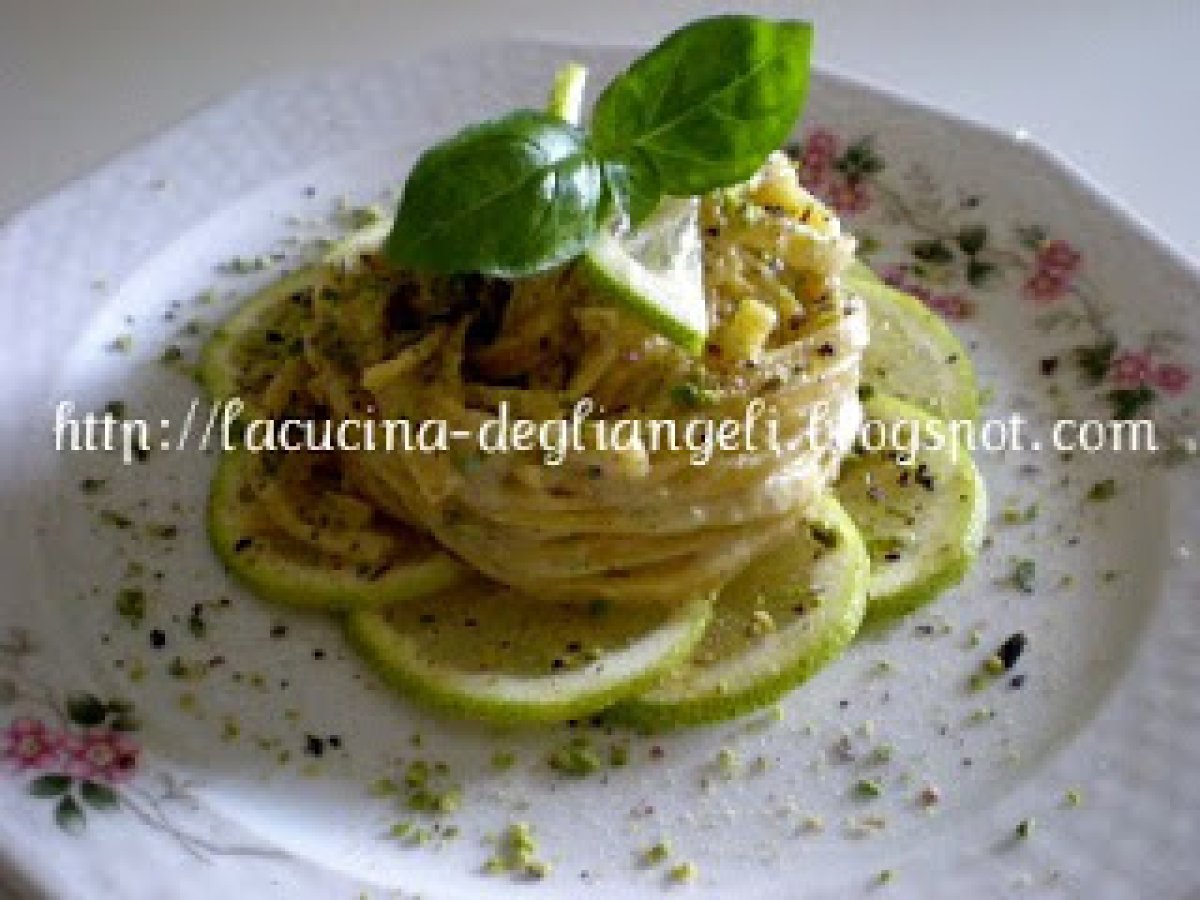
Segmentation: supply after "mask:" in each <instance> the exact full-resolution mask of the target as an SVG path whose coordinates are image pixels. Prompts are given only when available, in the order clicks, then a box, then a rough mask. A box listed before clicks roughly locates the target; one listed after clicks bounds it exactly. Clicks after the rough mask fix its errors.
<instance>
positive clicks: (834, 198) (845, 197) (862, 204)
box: [829, 178, 871, 216]
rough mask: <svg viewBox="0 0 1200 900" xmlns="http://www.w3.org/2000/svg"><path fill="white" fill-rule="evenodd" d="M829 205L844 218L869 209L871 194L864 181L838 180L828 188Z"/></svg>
mask: <svg viewBox="0 0 1200 900" xmlns="http://www.w3.org/2000/svg"><path fill="white" fill-rule="evenodd" d="M829 205H830V206H832V207H833V208H834V209H836V210H837V211H838V212H839V213H841V214H842V215H844V216H852V215H856V214H858V213H861V212H866V211H867V210H868V209H870V208H871V192H870V191H869V190H867V185H866V183H865V182H864V181H861V180H854V181H851V180H850V179H849V178H839V179H837V180H835V181H834V182H833V183H832V184H831V185H830V186H829Z"/></svg>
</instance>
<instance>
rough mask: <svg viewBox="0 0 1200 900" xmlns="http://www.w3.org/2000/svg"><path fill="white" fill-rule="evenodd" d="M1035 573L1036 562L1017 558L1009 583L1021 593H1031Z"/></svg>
mask: <svg viewBox="0 0 1200 900" xmlns="http://www.w3.org/2000/svg"><path fill="white" fill-rule="evenodd" d="M1036 574H1037V564H1036V563H1035V562H1034V561H1033V560H1032V559H1019V560H1017V561H1016V563H1015V564H1014V565H1013V571H1012V574H1011V575H1010V576H1009V584H1011V585H1012V586H1013V587H1015V588H1016V589H1017V590H1019V591H1020V592H1021V593H1023V594H1032V593H1033V588H1034V576H1035V575H1036Z"/></svg>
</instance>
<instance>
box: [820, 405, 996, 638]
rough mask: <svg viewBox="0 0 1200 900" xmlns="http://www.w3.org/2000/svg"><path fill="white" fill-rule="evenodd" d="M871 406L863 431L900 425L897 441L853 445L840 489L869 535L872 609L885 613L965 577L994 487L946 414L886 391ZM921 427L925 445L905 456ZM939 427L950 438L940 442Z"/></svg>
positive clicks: (874, 615) (900, 610)
mask: <svg viewBox="0 0 1200 900" xmlns="http://www.w3.org/2000/svg"><path fill="white" fill-rule="evenodd" d="M865 412H866V417H867V420H868V424H867V426H866V427H865V429H864V434H866V435H877V434H880V433H881V432H879V431H876V430H873V429H872V426H871V423H872V422H875V423H879V424H881V425H883V426H885V427H887V428H888V429H889V430H890V429H892V428H893V427H898V429H899V430H897V431H896V435H897V437H896V440H895V441H893V442H892V446H890V447H888V448H886V449H883V450H863V449H862V447H861V446H860V447H858V448H856V449H855V450H854V451H853V452H851V453H850V454H849V455H848V456H847V457H846V458H845V460H843V462H842V471H841V475H840V476H839V478H838V481H837V484H836V485H835V487H834V493H835V494H836V495H837V497H838V499H839V500H841V501H842V505H843V506H845V507H846V511H847V512H848V513H849V514H850V518H851V519H853V520H854V524H855V525H857V526H858V529H859V531H860V532H861V533H862V536H863V540H864V541H865V542H866V545H867V552H868V553H869V554H870V557H871V580H870V583H869V585H868V588H867V593H868V600H867V615H868V617H869V618H870V619H872V620H880V619H886V618H890V617H894V616H897V615H902V614H904V613H907V612H911V611H912V610H914V609H916V608H917V607H919V606H922V605H923V604H925V603H928V602H929V601H931V600H933V599H934V598H935V597H937V596H938V594H940V593H941V592H943V591H945V590H946V589H948V588H950V587H953V586H954V585H955V584H957V583H958V582H959V581H961V580H962V577H963V576H964V575H965V574H966V572H967V570H968V569H969V568H970V566H971V563H972V562H973V561H974V559H975V556H976V554H977V553H978V552H979V547H980V543H981V541H982V539H983V525H984V518H985V515H986V506H987V492H986V489H985V487H984V484H983V480H982V479H981V478H980V475H979V471H978V469H976V468H975V463H974V462H972V460H971V457H970V455H969V454H968V453H967V451H966V449H965V448H960V450H959V453H958V454H957V455H956V454H955V452H954V451H953V449H952V446H951V444H950V441H949V439H950V438H951V437H952V436H953V435H952V432H950V431H949V430H948V428H947V426H946V424H945V423H944V422H942V421H941V420H939V419H935V418H933V417H931V416H929V415H927V414H925V413H924V412H922V411H921V410H919V409H917V408H916V407H914V406H911V405H909V404H907V403H904V402H903V401H900V400H897V399H895V398H892V397H884V396H877V397H875V398H874V399H872V400H870V401H869V402H867V403H866V405H865ZM914 428H916V429H919V430H920V432H921V435H922V437H923V440H922V442H921V443H922V444H924V446H921V447H920V449H918V450H917V451H916V453H915V455H914V456H913V457H912V458H911V460H910V459H908V458H904V457H907V456H908V453H909V449H910V446H911V444H910V442H911V440H912V435H913V434H914V431H913V429H914ZM939 433H940V434H941V435H942V436H943V437H944V438H946V439H947V440H946V441H945V442H944V443H945V445H944V446H941V447H935V446H933V441H934V440H936V438H933V437H932V436H934V435H937V434H939ZM875 443H876V440H875V437H872V445H874V444H875Z"/></svg>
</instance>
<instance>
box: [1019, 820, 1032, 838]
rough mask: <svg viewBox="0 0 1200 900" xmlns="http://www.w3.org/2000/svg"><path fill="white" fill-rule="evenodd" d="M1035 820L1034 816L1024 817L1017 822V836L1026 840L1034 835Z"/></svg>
mask: <svg viewBox="0 0 1200 900" xmlns="http://www.w3.org/2000/svg"><path fill="white" fill-rule="evenodd" d="M1033 828H1034V820H1033V819H1032V818H1028V819H1022V820H1021V821H1020V822H1018V823H1017V837H1018V838H1020V839H1021V840H1026V839H1028V838H1029V837H1031V836H1032V835H1033Z"/></svg>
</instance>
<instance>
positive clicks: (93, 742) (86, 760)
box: [65, 730, 138, 783]
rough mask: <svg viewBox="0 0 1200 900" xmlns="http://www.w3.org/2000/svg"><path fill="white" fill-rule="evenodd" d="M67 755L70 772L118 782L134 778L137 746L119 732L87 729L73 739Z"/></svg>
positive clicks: (90, 778) (99, 779)
mask: <svg viewBox="0 0 1200 900" xmlns="http://www.w3.org/2000/svg"><path fill="white" fill-rule="evenodd" d="M65 758H66V771H67V773H68V774H70V775H74V776H75V777H76V778H85V779H88V780H90V781H107V782H113V783H115V782H120V781H125V780H127V779H128V778H130V777H132V775H133V773H134V770H135V769H136V768H137V761H138V746H137V745H136V744H135V743H134V742H133V741H131V740H129V738H127V737H125V736H124V735H123V734H121V733H120V732H118V731H108V730H105V731H88V732H85V733H84V734H82V735H80V736H79V737H75V738H72V740H71V741H70V743H69V744H68V745H67V748H66V752H65Z"/></svg>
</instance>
